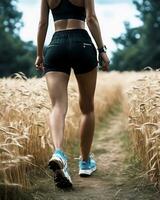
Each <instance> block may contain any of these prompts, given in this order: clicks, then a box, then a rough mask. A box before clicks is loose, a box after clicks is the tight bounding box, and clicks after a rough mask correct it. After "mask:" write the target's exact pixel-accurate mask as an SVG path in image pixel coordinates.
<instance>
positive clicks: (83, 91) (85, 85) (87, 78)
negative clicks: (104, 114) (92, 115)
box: [76, 68, 97, 113]
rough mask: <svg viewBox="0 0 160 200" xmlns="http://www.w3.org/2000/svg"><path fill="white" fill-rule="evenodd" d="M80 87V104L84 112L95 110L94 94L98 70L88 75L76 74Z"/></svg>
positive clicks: (95, 69)
mask: <svg viewBox="0 0 160 200" xmlns="http://www.w3.org/2000/svg"><path fill="white" fill-rule="evenodd" d="M76 79H77V82H78V87H79V103H80V108H81V111H82V112H85V113H86V112H90V111H92V110H93V109H94V94H95V88H96V80H97V68H94V69H93V70H91V71H90V72H88V73H84V74H76Z"/></svg>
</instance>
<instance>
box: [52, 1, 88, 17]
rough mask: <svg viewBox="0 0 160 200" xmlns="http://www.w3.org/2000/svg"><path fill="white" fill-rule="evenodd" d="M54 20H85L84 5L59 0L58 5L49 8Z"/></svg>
mask: <svg viewBox="0 0 160 200" xmlns="http://www.w3.org/2000/svg"><path fill="white" fill-rule="evenodd" d="M51 11H52V15H53V18H54V21H58V20H62V19H77V20H82V21H85V18H86V11H85V8H84V7H79V6H76V5H74V4H72V3H71V2H70V1H69V0H61V2H60V3H59V5H58V6H57V7H56V8H54V9H51Z"/></svg>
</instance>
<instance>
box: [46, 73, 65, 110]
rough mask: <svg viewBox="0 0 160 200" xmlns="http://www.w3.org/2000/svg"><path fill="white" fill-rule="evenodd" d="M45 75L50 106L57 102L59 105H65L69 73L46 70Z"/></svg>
mask: <svg viewBox="0 0 160 200" xmlns="http://www.w3.org/2000/svg"><path fill="white" fill-rule="evenodd" d="M45 77H46V82H47V87H48V91H49V96H50V98H51V102H52V106H54V105H55V104H59V106H63V107H64V106H65V107H67V105H68V94H67V86H68V81H69V75H67V74H66V73H63V72H48V73H46V75H45Z"/></svg>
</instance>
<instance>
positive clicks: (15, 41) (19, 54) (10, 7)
mask: <svg viewBox="0 0 160 200" xmlns="http://www.w3.org/2000/svg"><path fill="white" fill-rule="evenodd" d="M16 3H17V0H1V1H0V77H3V76H9V75H11V74H12V73H15V72H18V71H22V72H24V73H25V74H26V75H27V76H31V75H33V72H32V70H31V68H32V67H33V62H34V57H35V47H34V45H33V43H32V42H23V41H22V40H21V38H20V37H19V35H18V33H19V30H20V28H21V27H22V21H21V17H22V13H21V12H19V11H17V8H16Z"/></svg>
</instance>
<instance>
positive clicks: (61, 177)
mask: <svg viewBox="0 0 160 200" xmlns="http://www.w3.org/2000/svg"><path fill="white" fill-rule="evenodd" d="M48 165H49V168H50V169H51V170H52V171H53V172H54V182H55V185H56V187H58V188H61V189H64V188H69V187H72V183H71V182H70V180H69V179H68V178H67V177H66V176H65V174H64V172H63V164H62V163H61V162H60V161H59V160H51V161H50V162H49V164H48Z"/></svg>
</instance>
